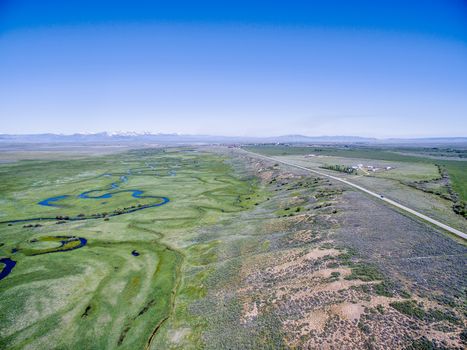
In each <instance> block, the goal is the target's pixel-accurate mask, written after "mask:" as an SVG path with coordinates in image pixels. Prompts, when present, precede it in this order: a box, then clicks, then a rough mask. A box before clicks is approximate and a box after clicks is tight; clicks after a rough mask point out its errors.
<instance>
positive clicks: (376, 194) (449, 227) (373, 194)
mask: <svg viewBox="0 0 467 350" xmlns="http://www.w3.org/2000/svg"><path fill="white" fill-rule="evenodd" d="M242 151H243V152H246V153H249V154H252V155H254V156H257V157H261V158H264V159H269V160H272V161H275V162H278V163H282V164H285V165H288V166H291V167H294V168H298V169H302V170H306V171H308V172H311V173H315V174H318V175H320V176H325V177H327V178H330V179H333V180H336V181H339V182H342V183H344V184H346V185H348V186H352V187H354V188H356V189H358V190H360V191H362V192H365V193H367V194H369V195H370V196H373V197H376V198H378V199H379V200H382V201H383V202H386V203H389V204H391V205H393V206H394V207H396V208H399V209H402V210H404V211H406V212H407V213H410V214H412V215H415V216H417V217H419V218H420V219H423V220H425V221H427V222H429V223H431V224H433V225H435V226H438V227H440V228H442V229H443V230H446V231H448V232H450V233H452V234H454V235H456V236H458V237H460V238H462V239H466V240H467V234H465V233H464V232H462V231H459V230H457V229H455V228H453V227H451V226H448V225H446V224H443V223H442V222H439V221H438V220H435V219H432V218H430V217H429V216H426V215H424V214H422V213H419V212H418V211H415V210H413V209H410V208H408V207H406V206H405V205H402V204H400V203H398V202H396V201H393V200H392V199H388V198H386V197H384V196H382V195H381V194H378V193H376V192H373V191H370V190H368V189H366V188H364V187H362V186H359V185H356V184H354V183H352V182H350V181H347V180H344V179H342V178H340V177H337V176H332V175H328V174H326V173H323V172H321V171H317V170H313V169H310V168H306V167H303V166H301V165H297V164H293V163H289V162H286V161H283V160H279V159H276V158H273V157H268V156H263V155H262V154H258V153H254V152H250V151H246V150H244V149H242Z"/></svg>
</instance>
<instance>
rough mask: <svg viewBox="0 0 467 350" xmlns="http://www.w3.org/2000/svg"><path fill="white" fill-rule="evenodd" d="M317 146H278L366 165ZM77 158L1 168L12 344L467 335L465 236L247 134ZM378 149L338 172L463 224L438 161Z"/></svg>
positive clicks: (175, 345)
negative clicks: (248, 142)
mask: <svg viewBox="0 0 467 350" xmlns="http://www.w3.org/2000/svg"><path fill="white" fill-rule="evenodd" d="M246 149H248V150H250V151H255V152H259V153H263V154H269V155H270V153H271V150H269V149H268V152H269V153H268V152H265V151H264V150H262V149H259V148H256V149H255V148H254V147H253V148H252V147H249V148H246ZM275 151H277V149H276V150H275ZM292 151H293V152H296V150H292ZM281 152H283V151H281ZM308 154H309V153H303V154H301V155H300V154H299V155H292V156H291V155H290V154H285V155H280V156H279V157H278V159H287V160H288V161H293V162H296V163H297V164H301V165H306V166H309V167H313V166H315V167H316V169H320V171H325V172H326V171H327V172H330V173H332V174H336V172H335V171H334V172H333V171H330V170H328V169H323V168H322V166H323V165H325V164H328V163H330V162H332V164H341V165H349V166H351V165H352V164H358V163H367V162H368V161H367V160H361V158H358V157H356V158H355V159H350V158H345V157H341V158H326V159H325V160H324V161H323V158H318V157H305V155H308ZM66 155H67V153H66V152H65V153H59V154H58V155H57V154H55V153H54V152H53V151H51V152H50V153H49V154H45V155H44V154H42V155H41V157H39V159H34V152H32V151H30V152H29V153H27V156H26V157H25V153H19V154H17V156H16V158H15V157H14V153H13V154H8V162H5V163H2V164H1V166H0V178H1V182H0V193H1V201H0V221H1V224H0V258H1V259H2V260H1V263H2V264H1V265H0V267H1V268H2V270H1V275H0V276H1V277H0V347H1V348H5V349H43V348H50V349H105V348H107V349H114V348H121V349H143V348H144V349H199V348H205V349H282V348H298V349H317V348H320V349H340V348H346V349H356V348H363V349H365V348H367V349H388V348H391V349H462V348H464V347H465V345H466V338H467V333H466V308H465V307H466V288H467V285H466V281H467V278H466V277H467V276H466V269H465V265H466V262H467V248H466V246H465V242H464V241H463V240H462V239H459V238H458V237H457V238H456V237H453V236H452V235H449V234H448V233H447V232H444V231H442V230H441V229H439V228H436V227H433V226H431V225H429V224H427V223H425V222H423V221H422V220H420V219H417V218H415V217H412V216H410V215H408V214H406V213H402V212H399V211H397V210H396V209H394V208H392V207H390V206H388V205H386V204H385V203H383V202H381V201H378V200H376V199H374V198H371V197H370V196H368V195H366V194H364V193H362V192H360V191H358V190H356V189H353V188H351V187H349V186H346V185H345V184H343V183H339V182H337V181H333V180H332V179H329V178H326V177H322V176H321V177H320V176H316V175H313V174H310V173H308V172H306V171H304V170H300V169H297V168H293V167H288V166H286V165H283V164H280V163H278V162H275V161H273V160H271V159H269V160H268V159H264V158H261V157H260V156H255V155H254V154H251V153H246V152H244V151H243V150H240V149H237V148H227V147H171V148H144V149H135V150H124V151H122V150H118V151H115V152H104V153H103V154H97V155H96V154H94V155H90V154H78V155H76V154H72V155H70V156H69V157H67V156H66ZM333 157H334V156H333ZM24 158H29V159H24ZM370 161H371V162H372V164H374V165H373V166H374V167H376V168H378V169H383V168H384V169H386V167H391V169H392V168H394V170H395V171H393V172H391V171H390V170H388V171H385V172H382V171H381V172H378V171H375V172H374V173H373V172H372V174H371V176H370V175H367V174H364V173H363V172H362V171H361V170H359V173H357V174H353V175H352V174H347V173H342V174H341V173H338V174H339V176H340V175H342V176H344V177H345V178H352V181H355V182H358V183H361V184H362V186H363V185H365V186H370V187H371V186H378V187H379V188H380V191H381V193H388V196H393V198H395V199H397V200H399V201H403V202H404V204H406V205H408V206H413V207H414V208H416V209H417V210H421V211H422V212H424V213H426V214H427V215H433V216H435V217H437V218H440V219H442V220H444V221H446V220H447V221H448V223H449V224H451V225H453V226H454V227H456V228H458V229H460V230H464V232H465V228H466V224H465V218H464V217H462V216H461V215H460V214H458V213H456V212H454V211H453V210H452V205H453V203H455V202H454V199H453V198H451V197H449V196H448V195H446V196H444V197H443V194H444V192H441V190H440V191H439V192H440V193H435V194H433V193H429V192H428V191H426V188H425V185H426V184H431V183H430V181H432V182H433V183H434V182H435V181H437V182H436V183H441V184H439V186H438V185H437V186H438V187H440V188H445V189H446V191H447V192H445V193H447V194H449V195H452V194H453V193H455V192H454V191H453V190H452V189H451V192H449V190H450V188H451V187H450V186H451V184H452V180H451V179H450V178H448V177H447V175H446V176H445V177H444V178H445V180H443V181H444V182H442V181H441V180H440V179H443V176H442V173H440V172H442V170H440V168H439V167H436V166H435V165H430V163H429V162H413V163H409V162H401V161H399V160H397V161H396V160H387V159H379V160H378V159H374V158H373V159H372V158H370ZM366 169H368V168H366ZM448 169H449V168H448ZM423 181H425V182H423ZM394 184H396V185H397V186H405V187H403V188H402V187H401V188H402V189H401V190H400V189H398V187H397V186H395V185H394ZM418 184H423V186H416V185H418ZM433 186H435V185H433ZM443 186H444V187H443ZM422 187H423V188H422ZM391 191H392V192H391ZM426 196H428V197H426ZM424 197H426V198H430V200H429V201H428V202H427V201H423V200H421V199H423V198H424ZM443 198H444V199H443ZM428 203H430V205H429V204H428Z"/></svg>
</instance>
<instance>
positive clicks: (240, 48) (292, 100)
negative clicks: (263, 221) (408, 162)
mask: <svg viewBox="0 0 467 350" xmlns="http://www.w3.org/2000/svg"><path fill="white" fill-rule="evenodd" d="M0 120H1V124H0V133H41V132H56V133H74V132H98V131H116V130H123V131H150V132H155V133H157V132H164V133H171V132H178V133H203V134H222V135H258V136H265V135H281V134H305V135H360V136H375V137H418V136H420V137H421V136H467V4H466V2H465V1H456V0H439V1H435V0H424V1H419V0H416V1H415V0H413V1H410V0H405V1H398V0H392V1H385V0H381V1H374V0H372V1H358V0H355V1H347V0H343V1H333V0H330V1H311V0H310V1H292V0H289V1H280V2H279V1H242V0H237V1H202V0H199V1H189V2H185V1H176V0H172V1H118V0H117V1H97V0H95V1H87V0H81V1H74V0H68V1H46V0H44V1H37V0H30V1H23V0H11V1H9V0H0Z"/></svg>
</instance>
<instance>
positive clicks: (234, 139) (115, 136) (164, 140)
mask: <svg viewBox="0 0 467 350" xmlns="http://www.w3.org/2000/svg"><path fill="white" fill-rule="evenodd" d="M0 142H1V143H98V144H108V143H145V144H147V143H155V144H226V143H227V144H232V143H303V144H308V143H350V144H355V143H363V144H364V143H367V144H459V143H467V137H438V138H408V139H397V138H390V139H377V138H369V137H358V136H304V135H283V136H272V137H248V136H212V135H183V134H152V133H148V132H145V133H136V132H117V133H109V132H101V133H95V134H71V135H64V134H51V133H48V134H21V135H10V134H0Z"/></svg>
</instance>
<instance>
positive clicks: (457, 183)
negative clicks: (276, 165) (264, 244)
mask: <svg viewBox="0 0 467 350" xmlns="http://www.w3.org/2000/svg"><path fill="white" fill-rule="evenodd" d="M245 149H246V150H248V151H251V152H257V153H260V154H264V155H268V156H286V155H306V154H316V155H324V156H335V157H345V158H361V159H375V160H386V161H396V162H409V163H429V164H439V165H442V166H444V167H446V169H447V171H448V173H449V176H450V178H451V182H452V186H453V189H454V190H455V191H456V192H457V193H458V194H459V197H460V198H461V200H463V201H467V161H455V160H444V159H433V158H427V157H423V156H422V155H420V156H409V155H403V154H399V153H396V152H394V151H391V150H384V149H376V148H375V149H366V148H365V149H363V148H349V149H342V148H328V147H293V146H269V145H268V146H248V147H245Z"/></svg>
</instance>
